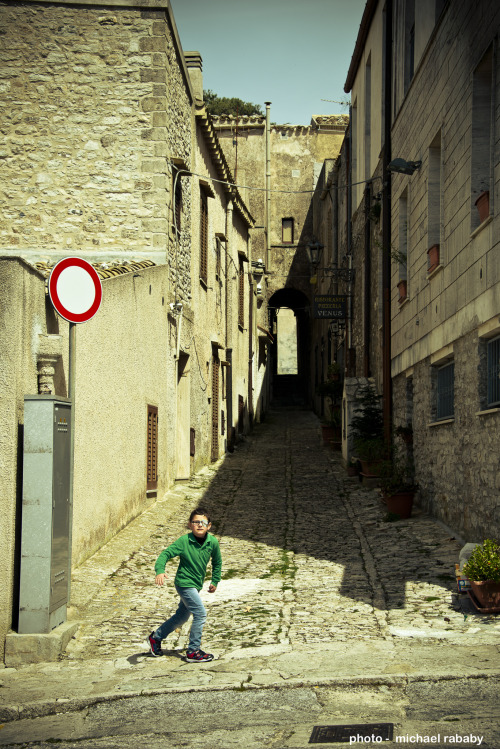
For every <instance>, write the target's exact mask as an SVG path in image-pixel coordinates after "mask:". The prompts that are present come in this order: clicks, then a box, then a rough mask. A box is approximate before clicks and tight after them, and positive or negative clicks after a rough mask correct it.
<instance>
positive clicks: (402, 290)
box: [398, 278, 408, 304]
mask: <svg viewBox="0 0 500 749" xmlns="http://www.w3.org/2000/svg"><path fill="white" fill-rule="evenodd" d="M398 290H399V299H398V302H399V303H400V304H401V302H404V300H405V299H406V297H407V296H408V282H407V281H406V279H404V278H403V279H401V281H400V282H399V283H398Z"/></svg>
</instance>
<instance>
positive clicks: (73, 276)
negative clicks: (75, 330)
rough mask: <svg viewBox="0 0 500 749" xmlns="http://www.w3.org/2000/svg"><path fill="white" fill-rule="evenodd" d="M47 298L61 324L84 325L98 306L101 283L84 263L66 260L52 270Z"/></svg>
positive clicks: (93, 271)
mask: <svg viewBox="0 0 500 749" xmlns="http://www.w3.org/2000/svg"><path fill="white" fill-rule="evenodd" d="M49 295H50V301H51V302H52V304H53V305H54V308H55V310H56V312H58V313H59V314H60V315H61V317H64V319H65V320H68V322H73V323H77V322H87V321H88V320H90V319H91V318H92V317H94V315H95V313H96V312H97V310H98V309H99V306H100V304H101V300H102V285H101V279H100V278H99V276H98V275H97V272H96V270H95V268H93V267H92V265H91V264H90V263H88V262H87V261H86V260H82V259H81V258H80V257H67V258H64V260H60V261H59V262H58V263H57V264H56V265H55V266H54V267H53V268H52V272H51V274H50V277H49Z"/></svg>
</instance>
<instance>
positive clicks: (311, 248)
mask: <svg viewBox="0 0 500 749" xmlns="http://www.w3.org/2000/svg"><path fill="white" fill-rule="evenodd" d="M323 247H324V245H322V244H321V243H320V242H314V241H312V242H309V244H308V245H307V247H306V252H307V258H308V260H309V262H310V263H311V265H312V266H313V268H317V267H318V265H319V261H320V260H321V252H322V251H323Z"/></svg>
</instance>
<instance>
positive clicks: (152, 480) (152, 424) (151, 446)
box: [146, 406, 158, 491]
mask: <svg viewBox="0 0 500 749" xmlns="http://www.w3.org/2000/svg"><path fill="white" fill-rule="evenodd" d="M146 473H147V479H146V482H147V483H146V489H147V490H151V491H154V490H155V489H157V488H158V407H157V406H148V424H147V461H146Z"/></svg>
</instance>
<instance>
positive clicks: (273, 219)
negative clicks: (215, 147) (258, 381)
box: [213, 108, 348, 403]
mask: <svg viewBox="0 0 500 749" xmlns="http://www.w3.org/2000/svg"><path fill="white" fill-rule="evenodd" d="M270 114H271V110H270V108H269V110H268V113H267V116H266V117H241V118H238V119H237V118H235V117H230V116H224V115H221V116H219V117H214V118H213V122H214V128H215V129H216V131H217V133H218V136H219V140H220V143H221V146H222V148H223V149H224V153H225V156H226V158H227V160H228V163H229V164H230V165H231V167H232V168H233V170H234V171H235V172H236V181H237V183H238V184H239V185H241V187H239V189H240V190H241V192H242V195H244V196H245V200H246V201H247V202H248V205H249V207H250V210H251V212H252V215H253V216H255V219H256V225H255V227H254V229H253V230H252V255H253V258H254V261H257V260H261V261H262V262H263V263H264V265H265V270H266V274H265V278H264V280H263V283H264V287H263V289H262V294H263V296H264V297H265V299H266V300H267V302H268V306H269V315H270V316H269V321H268V325H269V328H270V329H271V330H272V331H273V332H274V333H276V330H277V324H276V315H277V314H278V312H279V309H280V308H282V307H286V308H289V309H292V310H293V311H294V314H295V317H296V328H297V348H298V373H297V375H294V376H293V378H295V380H296V387H297V392H295V394H294V393H293V392H292V393H290V392H289V390H288V388H289V381H288V380H287V379H286V378H285V377H282V378H280V377H279V376H278V371H277V353H276V351H274V356H273V371H274V380H273V392H274V395H275V397H278V396H279V395H280V383H283V385H284V387H285V391H284V393H283V395H284V397H285V398H288V397H290V396H294V395H295V396H297V397H298V399H299V400H301V401H307V402H308V403H311V400H312V397H313V390H312V386H311V378H313V377H314V374H313V373H312V370H311V350H310V319H311V318H310V315H309V310H310V308H311V303H312V298H313V296H314V290H313V287H312V285H311V283H310V279H311V272H310V266H309V262H308V259H307V252H306V249H307V245H308V244H309V243H310V242H311V241H313V240H314V227H313V213H312V196H313V193H314V190H315V186H316V183H317V180H318V177H319V174H320V171H321V168H322V165H323V162H324V160H325V159H326V158H334V157H336V156H337V155H338V152H339V149H340V145H341V143H342V140H343V137H344V132H345V128H346V125H347V121H348V118H347V117H346V116H344V115H331V116H324V117H319V116H317V117H313V118H312V120H311V124H310V125H308V126H289V125H276V124H271V116H270ZM266 120H267V122H266ZM267 154H269V162H268V161H267V158H268V157H267ZM267 173H269V181H268V182H266V174H267ZM246 188H248V189H246ZM268 188H269V189H268ZM290 382H292V385H291V387H292V390H293V388H295V385H294V384H293V379H292V381H290ZM292 399H293V398H292Z"/></svg>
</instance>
